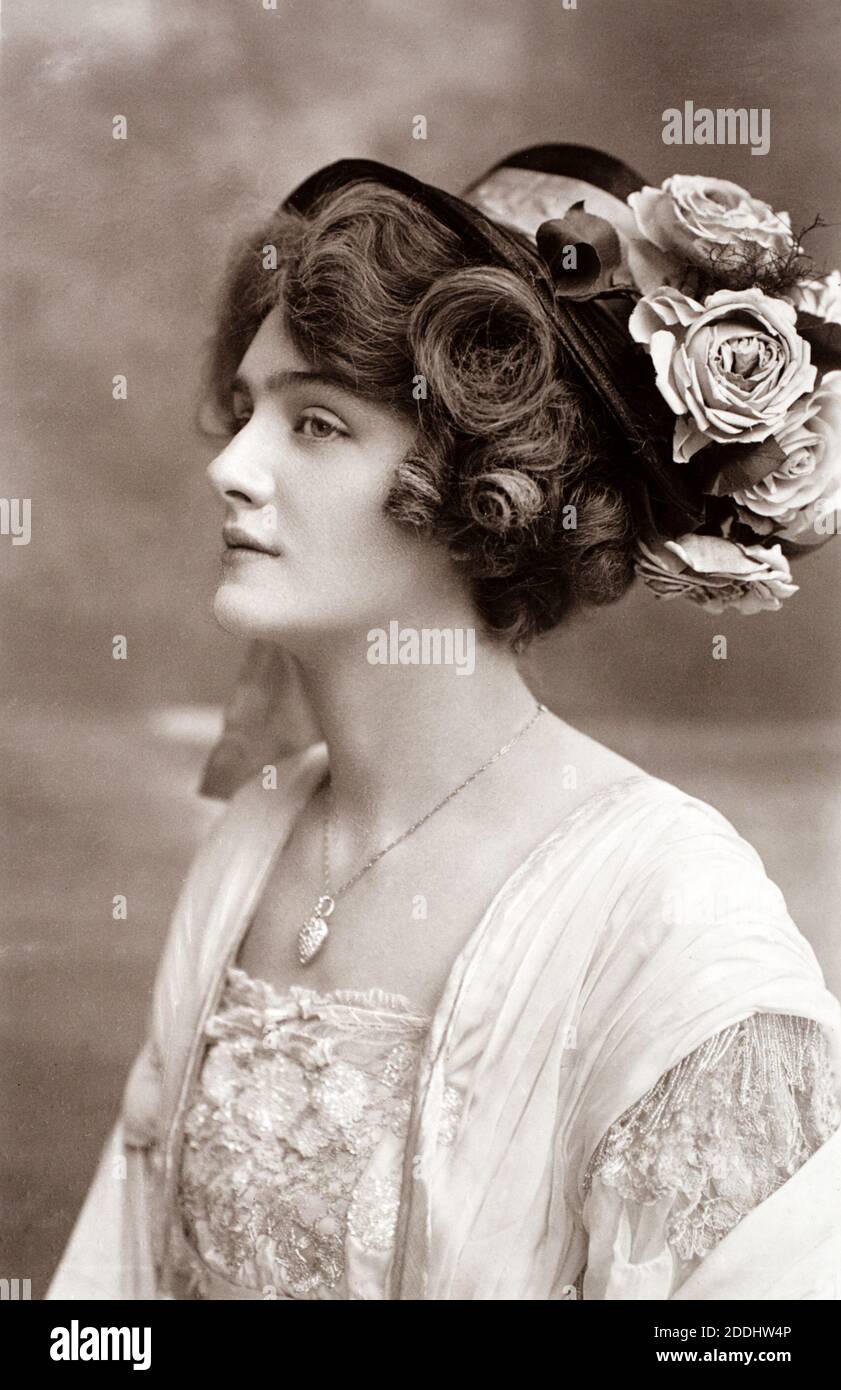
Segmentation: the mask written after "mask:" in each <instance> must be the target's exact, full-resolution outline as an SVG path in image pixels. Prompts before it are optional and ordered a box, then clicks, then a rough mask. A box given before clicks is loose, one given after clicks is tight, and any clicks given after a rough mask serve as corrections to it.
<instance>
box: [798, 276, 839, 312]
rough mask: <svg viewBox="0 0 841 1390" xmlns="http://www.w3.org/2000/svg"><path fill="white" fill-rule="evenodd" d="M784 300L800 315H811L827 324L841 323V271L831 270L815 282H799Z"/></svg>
mask: <svg viewBox="0 0 841 1390" xmlns="http://www.w3.org/2000/svg"><path fill="white" fill-rule="evenodd" d="M786 298H787V299H790V300H791V302H792V304H793V305H794V307H795V309H797V310H799V312H800V313H801V314H813V315H814V317H815V318H816V319H824V320H825V321H826V322H827V323H841V271H839V270H833V271H831V272H830V274H829V275H822V276H820V278H819V279H817V280H801V281H800V284H799V285H795V286H794V288H793V289H791V290H790V291H789V292H788V294H787V295H786Z"/></svg>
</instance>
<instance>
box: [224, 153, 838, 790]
mask: <svg viewBox="0 0 841 1390" xmlns="http://www.w3.org/2000/svg"><path fill="white" fill-rule="evenodd" d="M359 180H374V181H376V182H379V183H382V184H385V185H387V186H388V187H390V188H394V189H397V190H398V191H401V192H403V193H405V194H407V195H408V196H409V197H411V198H413V199H415V200H417V201H419V202H421V203H422V204H423V205H424V206H425V207H426V208H428V209H429V210H431V211H432V212H433V213H434V214H435V216H436V217H437V218H438V219H439V220H440V221H441V222H442V223H444V224H445V225H446V226H448V227H449V228H450V229H452V230H454V231H456V232H457V233H458V235H459V236H460V237H461V238H462V239H463V241H464V243H465V246H466V248H467V249H468V250H469V251H472V252H474V253H475V254H477V255H478V256H480V258H482V259H488V260H490V261H491V262H492V263H498V264H500V265H503V266H505V267H507V268H509V269H512V270H514V271H516V272H517V273H519V274H522V275H525V276H526V277H527V278H528V279H529V280H530V281H531V282H532V283H533V284H534V285H535V287H536V288H537V289H538V290H539V291H540V292H541V293H542V294H543V295H544V296H546V298H547V300H548V301H549V302H550V304H551V309H552V313H553V317H554V321H555V323H556V325H557V331H558V336H559V340H560V342H561V343H562V345H563V347H564V349H565V354H564V355H565V358H566V360H567V362H568V363H572V364H573V365H574V369H577V371H578V373H579V374H580V376H581V377H582V378H583V379H584V380H585V382H586V384H587V385H588V387H589V388H590V389H591V390H592V391H593V393H594V394H595V396H596V397H597V398H598V400H599V401H600V402H601V404H602V406H603V409H604V414H605V418H606V420H607V421H608V425H609V428H612V429H613V430H614V431H615V432H616V434H617V436H618V437H620V438H621V441H622V445H623V454H624V455H625V456H626V457H627V456H628V451H629V448H630V457H631V459H632V460H633V466H634V467H635V468H636V469H637V473H638V481H639V487H638V488H637V489H636V492H637V493H638V495H639V521H640V524H639V535H640V539H639V542H638V553H637V559H636V566H635V568H636V571H637V573H638V574H639V576H640V577H641V579H642V580H643V582H644V583H645V584H646V585H647V586H648V588H649V589H650V590H651V591H652V592H653V593H654V594H655V595H656V596H657V597H658V598H675V597H678V596H682V597H684V598H687V599H689V600H690V601H691V602H693V603H695V604H697V605H699V606H700V607H702V608H704V609H707V610H708V611H710V612H712V613H721V612H723V611H724V610H725V609H735V610H737V611H739V612H740V613H745V614H748V613H756V612H760V611H762V610H774V609H779V608H780V606H781V604H782V602H783V600H784V599H786V598H788V597H789V596H791V595H792V594H794V593H796V592H797V588H798V586H797V585H796V584H795V583H794V582H793V579H792V574H791V567H790V562H791V561H792V560H794V559H796V558H798V557H799V556H801V555H804V554H808V553H809V552H810V551H812V550H814V549H816V548H818V547H819V546H820V545H823V544H824V543H825V541H826V540H827V539H829V537H830V536H831V535H833V534H835V531H836V520H837V518H836V513H838V512H841V275H840V274H839V272H838V271H837V270H834V271H832V273H831V274H824V275H820V274H818V273H816V271H815V268H814V267H813V265H812V262H811V260H810V259H809V258H808V256H807V255H806V254H805V252H804V250H803V246H802V238H803V237H804V236H805V234H806V233H805V232H800V233H797V234H795V233H794V232H793V230H792V227H791V220H790V218H789V215H788V214H787V213H785V212H776V211H775V210H774V209H773V208H772V207H770V206H769V204H768V203H765V202H763V201H761V200H760V199H758V198H754V197H753V196H752V195H751V194H750V193H749V192H747V191H746V190H745V189H743V188H741V187H739V185H738V184H735V183H731V182H729V181H728V180H725V179H712V178H706V177H704V176H702V175H688V174H674V175H672V176H671V177H670V178H667V179H666V180H665V181H664V182H663V183H662V184H661V186H660V187H659V188H654V187H652V186H649V185H647V184H646V183H645V181H644V180H643V179H642V178H641V177H640V176H639V175H638V174H637V173H636V172H635V171H634V170H633V169H631V168H630V167H629V166H628V165H626V164H624V163H623V162H622V161H620V160H617V159H614V158H612V157H611V156H609V155H606V154H604V153H603V152H601V151H599V150H593V149H588V148H586V147H584V146H580V145H564V144H554V145H539V146H533V147H531V148H529V149H526V150H521V151H519V152H517V153H515V154H513V155H510V156H509V157H508V158H506V159H504V160H502V161H500V163H499V164H497V165H495V166H494V167H493V168H492V169H490V170H489V171H488V172H487V173H486V174H485V175H484V176H483V177H482V178H481V179H479V180H478V181H476V182H475V183H473V184H471V185H470V186H469V188H467V189H466V190H465V192H464V194H463V195H462V196H461V197H456V196H455V195H453V194H450V193H447V192H445V191H444V190H443V189H440V188H437V187H435V186H434V185H432V184H426V183H423V182H421V181H420V180H418V179H415V178H413V177H412V176H411V175H409V174H407V173H405V172H404V171H402V170H400V169H394V168H392V167H391V166H389V165H385V164H380V163H378V162H376V161H373V160H365V159H343V160H338V161H337V162H335V163H333V164H330V165H327V166H326V167H325V168H323V169H320V170H318V171H317V172H316V173H315V174H313V175H311V176H310V177H309V178H308V179H306V180H305V181H304V182H303V183H302V184H300V185H299V187H298V188H296V189H295V190H294V191H293V192H292V193H291V194H290V195H289V196H288V197H287V198H286V199H285V201H284V203H283V207H284V208H288V209H292V210H295V211H298V212H301V213H303V214H306V213H307V212H308V211H309V210H310V209H311V208H312V207H313V206H314V205H315V204H316V203H317V202H318V201H319V200H320V199H321V198H322V197H323V196H325V195H326V194H328V193H329V192H331V191H335V190H338V189H339V188H341V187H344V186H345V185H347V184H349V183H353V182H357V181H359ZM807 230H810V229H807ZM524 238H525V239H526V243H527V245H530V249H531V252H532V254H527V252H526V250H524V246H523V239H524ZM534 250H536V251H537V252H538V257H537V258H535V256H534V254H533V252H534ZM536 266H537V270H536V269H535V267H536ZM302 698H303V697H302V691H301V687H300V681H299V679H298V676H297V673H296V666H295V662H294V661H293V659H292V658H290V657H288V656H286V655H285V654H282V653H279V652H278V651H277V649H275V648H270V647H269V645H268V644H266V643H263V642H261V641H255V642H253V643H252V644H251V646H250V648H249V652H248V655H247V659H246V662H245V666H244V668H243V671H242V673H241V675H240V678H239V681H238V683H237V687H236V690H235V692H234V695H233V697H232V699H231V701H230V703H229V705H228V707H227V709H226V716H225V731H224V733H223V735H222V738H221V739H220V740H219V742H218V743H217V745H216V747H215V748H214V750H213V752H212V754H211V756H210V759H209V760H208V763H207V766H206V768H205V774H204V779H203V782H202V785H201V791H202V792H203V793H204V794H205V795H208V796H222V797H225V796H229V795H230V794H231V791H232V790H233V789H234V788H235V787H236V786H237V785H239V784H240V783H241V782H242V781H243V780H245V778H246V777H247V776H249V775H250V773H251V771H252V770H253V769H254V768H257V767H259V766H261V765H262V762H266V761H271V752H270V749H271V747H273V748H274V749H275V751H276V750H277V749H278V748H281V749H282V748H283V747H284V746H285V747H287V748H291V747H299V746H302V745H303V743H305V742H307V741H311V740H312V739H313V738H317V737H318V731H317V730H316V729H315V727H314V725H313V723H312V720H311V718H310V717H309V716H308V714H307V712H306V711H305V710H303V709H302Z"/></svg>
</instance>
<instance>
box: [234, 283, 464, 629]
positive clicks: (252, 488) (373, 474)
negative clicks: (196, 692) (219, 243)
mask: <svg viewBox="0 0 841 1390" xmlns="http://www.w3.org/2000/svg"><path fill="white" fill-rule="evenodd" d="M233 407H234V414H235V416H236V418H237V420H238V422H239V424H238V429H237V432H236V434H235V435H234V436H233V438H232V439H231V441H230V443H229V444H228V445H227V446H226V448H225V449H223V451H222V453H220V454H219V455H218V456H217V457H216V458H215V459H214V460H213V462H212V463H211V464H210V467H209V468H208V476H209V478H210V481H211V484H212V486H213V487H214V489H215V490H216V492H217V493H218V494H219V496H220V497H221V498H222V500H223V501H224V503H225V507H226V514H225V520H224V528H223V535H224V538H225V541H226V548H225V550H224V551H223V555H222V575H221V580H220V583H219V588H218V590H217V593H216V598H215V602H214V612H215V614H216V617H217V619H218V621H219V622H220V623H221V625H222V626H223V627H224V628H226V629H227V630H228V631H230V632H237V633H247V634H250V635H253V636H261V637H265V638H271V637H273V636H276V637H278V638H280V637H283V638H284V639H286V640H287V641H288V640H289V639H292V642H293V646H294V639H295V637H296V636H298V637H300V638H301V639H302V640H305V639H306V637H307V636H318V635H320V634H323V633H324V631H325V630H327V629H330V630H333V631H335V632H339V631H344V632H347V633H351V634H352V633H354V632H359V633H361V636H362V638H363V639H364V637H365V634H366V633H367V631H368V630H369V629H370V628H372V627H387V625H388V622H389V620H390V619H392V618H396V619H398V620H405V621H411V620H412V619H411V615H414V614H417V613H418V607H419V602H420V605H421V607H423V605H424V598H426V599H427V600H428V602H429V604H430V607H431V611H432V612H433V613H434V611H435V608H436V605H441V604H444V605H446V606H447V607H450V606H451V605H452V602H453V597H454V595H455V593H456V576H455V573H454V571H453V569H452V567H451V566H450V565H449V564H448V563H447V557H446V553H445V552H444V550H443V549H442V548H441V547H440V546H438V545H433V544H431V543H430V542H428V541H425V540H422V539H420V538H419V537H418V536H416V535H414V534H413V533H411V532H409V531H407V530H406V529H404V528H402V527H400V526H398V525H397V523H396V522H395V521H394V520H393V519H392V518H391V517H389V516H388V515H387V514H386V513H385V512H384V511H383V503H384V501H385V498H386V496H387V494H388V491H389V488H390V486H391V482H392V479H393V475H394V471H395V469H396V467H397V465H398V463H399V462H400V460H401V459H402V458H403V457H404V455H405V454H406V452H407V451H408V449H409V448H410V446H411V444H412V442H413V438H414V429H413V427H412V425H411V424H410V422H409V421H408V420H405V419H403V418H402V417H400V416H398V415H396V414H395V413H394V411H392V410H390V409H387V408H386V407H383V406H378V405H376V404H372V403H371V402H370V401H367V400H365V399H363V398H362V397H361V396H358V395H356V394H355V393H354V392H352V391H350V390H348V389H347V388H346V387H343V386H341V385H339V384H337V383H335V382H333V381H331V380H329V379H327V378H325V377H322V376H319V375H317V374H315V373H314V371H313V369H312V367H311V366H310V365H309V363H308V362H307V361H306V360H305V359H304V358H303V357H302V356H301V355H300V353H299V352H298V351H297V349H296V348H295V346H294V345H293V343H292V342H291V340H290V338H289V336H288V335H287V333H286V331H285V328H284V324H283V319H282V314H281V310H280V309H279V308H276V309H274V310H273V311H272V312H271V313H270V314H269V315H268V317H267V318H266V319H265V320H264V321H263V323H262V324H261V326H260V329H259V331H258V333H257V334H256V336H255V337H254V339H253V341H252V343H251V345H250V346H249V348H248V351H247V352H246V353H245V356H244V357H243V359H242V361H241V363H240V366H239V372H238V376H237V382H236V388H235V391H234V399H233Z"/></svg>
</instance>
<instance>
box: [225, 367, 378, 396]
mask: <svg viewBox="0 0 841 1390" xmlns="http://www.w3.org/2000/svg"><path fill="white" fill-rule="evenodd" d="M302 383H306V384H307V385H308V386H328V387H332V389H333V390H334V391H344V392H345V393H346V394H347V393H348V392H349V391H350V389H351V388H350V387H349V386H348V384H347V382H346V381H341V380H340V379H339V377H337V376H329V375H328V374H327V373H325V372H293V371H282V372H271V373H270V374H269V376H267V377H266V378H265V379H264V381H263V383H262V390H264V391H267V392H272V391H282V390H284V388H285V387H287V386H298V385H301V384H302ZM232 389H233V390H234V391H247V392H248V393H249V394H251V392H252V391H253V389H254V388H253V384H252V383H251V382H250V381H249V380H248V378H247V377H245V376H237V377H234V380H233V383H232Z"/></svg>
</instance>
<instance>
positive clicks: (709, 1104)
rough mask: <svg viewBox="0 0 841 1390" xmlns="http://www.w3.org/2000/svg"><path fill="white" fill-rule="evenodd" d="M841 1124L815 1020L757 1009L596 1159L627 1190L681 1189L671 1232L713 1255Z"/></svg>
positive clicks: (623, 1119) (685, 1249) (676, 1075)
mask: <svg viewBox="0 0 841 1390" xmlns="http://www.w3.org/2000/svg"><path fill="white" fill-rule="evenodd" d="M839 1125H841V1105H839V1101H838V1096H837V1091H836V1087H835V1083H834V1079H833V1074H832V1066H831V1061H830V1055H829V1045H828V1042H827V1039H826V1037H825V1035H824V1033H823V1031H822V1029H821V1027H820V1025H819V1024H817V1023H816V1022H815V1021H814V1020H812V1019H804V1018H799V1017H795V1016H793V1015H789V1014H753V1015H752V1016H751V1017H750V1018H748V1019H743V1020H742V1021H741V1022H740V1023H735V1024H733V1025H732V1026H731V1027H730V1028H726V1029H724V1031H723V1032H721V1033H717V1034H716V1035H715V1036H714V1037H712V1038H710V1039H708V1041H707V1042H705V1043H703V1044H702V1045H701V1047H699V1048H697V1049H696V1050H695V1051H694V1052H692V1053H690V1054H689V1056H688V1057H684V1058H683V1059H682V1060H681V1061H680V1062H678V1064H677V1065H676V1066H674V1067H672V1068H671V1069H670V1070H669V1071H668V1072H666V1073H665V1074H664V1075H663V1076H662V1077H661V1078H660V1080H659V1081H658V1082H657V1084H656V1085H655V1086H653V1087H652V1088H651V1090H650V1091H648V1092H647V1093H646V1094H645V1095H644V1096H643V1097H642V1098H641V1100H639V1101H638V1102H637V1103H636V1104H635V1105H633V1106H631V1107H630V1109H628V1110H626V1111H625V1113H624V1114H623V1115H621V1116H620V1118H619V1119H618V1120H617V1121H616V1122H615V1123H614V1124H613V1125H611V1127H610V1129H609V1130H608V1131H607V1133H606V1134H605V1135H604V1137H603V1139H602V1140H601V1143H600V1144H599V1145H598V1147H597V1149H596V1150H595V1152H594V1154H593V1157H592V1158H591V1160H590V1163H589V1164H588V1167H587V1173H586V1177H585V1191H589V1188H590V1185H591V1183H592V1180H593V1178H594V1177H595V1176H596V1175H598V1177H599V1178H600V1180H601V1181H602V1182H604V1183H607V1184H609V1185H610V1186H612V1187H613V1188H615V1189H616V1190H617V1191H618V1192H619V1193H620V1195H621V1196H622V1197H623V1198H626V1199H631V1200H632V1201H635V1202H638V1203H641V1204H648V1203H651V1202H656V1201H658V1200H659V1199H661V1198H662V1197H664V1196H665V1195H666V1194H668V1193H673V1194H674V1197H675V1200H674V1202H673V1204H672V1206H671V1209H670V1213H669V1217H668V1220H667V1224H666V1239H667V1241H668V1243H669V1245H670V1246H671V1247H672V1249H673V1250H674V1251H675V1253H676V1254H677V1255H678V1256H679V1258H681V1259H683V1260H690V1259H692V1258H694V1257H695V1256H703V1255H705V1254H707V1253H708V1252H709V1251H710V1250H711V1249H712V1248H713V1246H715V1245H717V1244H718V1242H719V1241H720V1240H721V1239H722V1238H723V1237H724V1236H725V1235H726V1234H727V1233H728V1231H730V1230H731V1229H732V1228H733V1227H734V1226H735V1225H736V1224H737V1222H738V1221H739V1220H740V1219H741V1218H742V1217H743V1216H745V1215H746V1214H747V1213H748V1212H749V1211H750V1210H751V1209H752V1208H753V1207H755V1206H757V1205H758V1204H759V1203H760V1202H763V1201H765V1199H766V1198H767V1197H770V1195H771V1193H772V1192H774V1191H776V1189H777V1188H778V1187H780V1186H781V1185H782V1183H784V1182H785V1181H786V1179H787V1178H789V1177H790V1176H791V1175H792V1174H793V1173H795V1172H796V1171H797V1169H798V1168H799V1167H800V1166H801V1165H802V1164H803V1163H805V1161H806V1159H807V1158H809V1157H810V1156H811V1154H813V1153H814V1152H815V1150H816V1149H817V1148H819V1147H820V1145H821V1144H823V1143H824V1142H825V1141H826V1140H827V1139H828V1138H829V1137H830V1135H831V1134H833V1133H834V1132H835V1130H836V1129H837V1128H838V1127H839Z"/></svg>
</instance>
